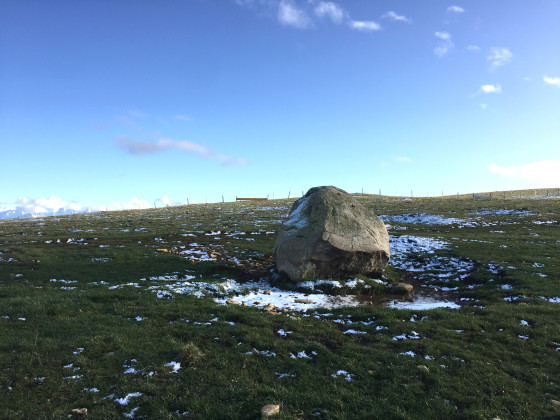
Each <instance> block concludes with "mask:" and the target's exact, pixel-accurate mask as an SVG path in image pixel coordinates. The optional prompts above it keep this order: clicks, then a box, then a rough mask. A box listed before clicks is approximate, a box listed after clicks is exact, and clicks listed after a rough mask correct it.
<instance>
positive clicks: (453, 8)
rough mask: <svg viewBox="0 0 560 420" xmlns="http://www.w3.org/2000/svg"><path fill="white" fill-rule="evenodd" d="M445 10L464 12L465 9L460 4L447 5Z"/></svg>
mask: <svg viewBox="0 0 560 420" xmlns="http://www.w3.org/2000/svg"><path fill="white" fill-rule="evenodd" d="M447 11H448V12H451V13H465V9H463V8H462V7H461V6H449V7H448V8H447Z"/></svg>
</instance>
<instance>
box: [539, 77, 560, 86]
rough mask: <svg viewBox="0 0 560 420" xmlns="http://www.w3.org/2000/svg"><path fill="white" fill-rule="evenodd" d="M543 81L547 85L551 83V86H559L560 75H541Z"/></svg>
mask: <svg viewBox="0 0 560 420" xmlns="http://www.w3.org/2000/svg"><path fill="white" fill-rule="evenodd" d="M543 81H544V82H545V83H546V84H547V85H552V86H556V87H560V77H548V76H543Z"/></svg>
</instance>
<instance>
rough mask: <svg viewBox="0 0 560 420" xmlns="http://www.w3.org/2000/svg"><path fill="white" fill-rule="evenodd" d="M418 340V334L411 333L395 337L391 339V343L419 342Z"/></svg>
mask: <svg viewBox="0 0 560 420" xmlns="http://www.w3.org/2000/svg"><path fill="white" fill-rule="evenodd" d="M419 339H420V334H418V333H417V332H416V331H411V332H410V334H409V335H406V334H401V335H396V336H394V337H393V338H392V340H393V341H401V340H419Z"/></svg>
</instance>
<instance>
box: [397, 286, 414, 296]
mask: <svg viewBox="0 0 560 420" xmlns="http://www.w3.org/2000/svg"><path fill="white" fill-rule="evenodd" d="M412 289H414V286H412V284H408V283H397V284H396V285H394V286H393V288H392V292H393V293H398V294H403V295H407V294H409V293H410V292H412Z"/></svg>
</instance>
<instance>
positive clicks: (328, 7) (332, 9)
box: [314, 1, 346, 25]
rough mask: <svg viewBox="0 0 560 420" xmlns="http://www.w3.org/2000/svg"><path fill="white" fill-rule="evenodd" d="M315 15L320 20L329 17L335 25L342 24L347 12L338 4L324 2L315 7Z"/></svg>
mask: <svg viewBox="0 0 560 420" xmlns="http://www.w3.org/2000/svg"><path fill="white" fill-rule="evenodd" d="M314 13H315V15H316V16H318V17H320V18H324V17H328V18H329V19H330V20H331V21H332V22H333V23H336V24H337V25H338V24H341V23H342V22H343V21H344V19H345V17H346V12H345V11H344V9H343V8H342V7H340V6H339V5H338V4H336V3H333V2H331V1H322V2H319V4H317V6H315V9H314Z"/></svg>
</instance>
